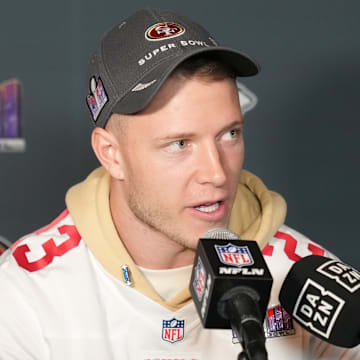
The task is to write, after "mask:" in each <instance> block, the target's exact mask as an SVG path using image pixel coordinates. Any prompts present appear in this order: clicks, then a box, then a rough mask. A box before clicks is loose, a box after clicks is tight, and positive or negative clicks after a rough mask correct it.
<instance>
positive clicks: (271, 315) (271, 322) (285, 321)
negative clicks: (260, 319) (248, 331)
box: [264, 305, 295, 338]
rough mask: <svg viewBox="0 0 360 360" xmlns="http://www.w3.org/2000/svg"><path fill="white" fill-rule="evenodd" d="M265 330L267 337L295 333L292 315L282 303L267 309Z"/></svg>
mask: <svg viewBox="0 0 360 360" xmlns="http://www.w3.org/2000/svg"><path fill="white" fill-rule="evenodd" d="M264 331H265V336H266V337H267V338H274V337H280V336H289V335H294V334H295V329H294V325H293V321H292V318H291V316H290V315H289V314H288V313H287V312H286V310H285V309H284V308H283V307H282V306H280V305H277V306H274V307H271V308H269V309H267V311H266V315H265V322H264Z"/></svg>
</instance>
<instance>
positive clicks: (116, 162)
mask: <svg viewBox="0 0 360 360" xmlns="http://www.w3.org/2000/svg"><path fill="white" fill-rule="evenodd" d="M91 145H92V148H93V150H94V153H95V155H96V157H97V158H98V160H99V161H100V163H101V165H102V166H103V167H104V168H105V169H106V170H107V171H108V172H109V173H110V175H111V176H112V177H113V178H115V179H118V180H123V179H124V169H123V161H122V154H121V151H120V146H119V143H118V140H117V139H116V137H115V135H114V134H113V133H111V132H109V131H107V130H106V129H102V128H99V127H96V128H95V129H94V130H93V132H92V134H91Z"/></svg>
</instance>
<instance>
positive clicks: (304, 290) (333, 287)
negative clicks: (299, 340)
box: [279, 255, 360, 348]
mask: <svg viewBox="0 0 360 360" xmlns="http://www.w3.org/2000/svg"><path fill="white" fill-rule="evenodd" d="M279 298H280V303H281V305H282V306H283V307H284V308H285V310H286V311H287V312H288V313H289V314H291V315H292V316H293V318H295V319H296V320H297V321H298V322H299V324H300V325H301V326H302V327H303V328H305V329H306V330H308V331H309V332H310V333H311V334H313V335H315V336H317V337H318V338H320V339H322V340H324V341H326V342H328V343H330V344H333V345H336V346H341V347H346V348H351V347H354V346H356V345H358V344H359V343H360V318H359V316H358V310H359V305H360V273H359V272H358V271H357V270H355V269H354V268H353V267H351V266H349V265H346V264H344V263H342V262H340V261H339V260H334V259H330V258H327V257H323V256H318V255H310V256H307V257H305V258H302V259H300V260H299V261H298V262H296V263H295V264H294V265H293V266H292V268H291V269H290V271H289V273H288V275H287V276H286V278H285V280H284V283H283V285H282V288H281V290H280V296H279Z"/></svg>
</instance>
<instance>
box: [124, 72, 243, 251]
mask: <svg viewBox="0 0 360 360" xmlns="http://www.w3.org/2000/svg"><path fill="white" fill-rule="evenodd" d="M242 126H243V118H242V114H241V110H240V105H239V100H238V93H237V89H236V87H235V84H234V82H233V81H232V80H231V79H224V80H216V81H215V80H214V81H212V80H204V79H201V78H198V77H192V78H191V79H180V78H178V77H174V78H170V79H169V80H168V81H167V82H166V83H165V84H164V85H163V87H162V88H161V89H160V91H159V92H158V94H157V95H156V97H155V98H154V99H153V101H152V102H151V103H150V105H149V106H148V107H147V108H146V110H145V111H144V112H142V113H141V114H137V115H131V116H130V117H129V120H128V126H127V130H126V133H127V137H126V140H125V141H124V140H120V146H121V151H122V153H123V157H124V170H125V180H123V181H122V185H121V186H122V187H123V190H122V191H123V194H124V198H125V201H126V206H127V207H128V208H127V209H124V210H126V211H125V212H124V213H126V212H128V214H129V216H130V217H131V218H132V219H133V220H132V222H133V225H134V226H141V227H144V226H145V227H146V229H147V230H149V229H150V231H151V234H154V235H159V236H161V237H162V238H165V239H168V240H169V241H173V242H175V243H177V244H178V245H181V246H185V247H187V248H190V249H196V247H197V242H198V239H199V238H200V237H201V235H203V234H204V233H205V232H206V231H208V230H210V229H212V228H215V227H227V226H228V223H229V219H230V213H231V209H232V205H233V201H234V197H235V194H236V190H237V185H238V180H239V175H240V171H241V168H242V165H243V160H244V142H243V136H242Z"/></svg>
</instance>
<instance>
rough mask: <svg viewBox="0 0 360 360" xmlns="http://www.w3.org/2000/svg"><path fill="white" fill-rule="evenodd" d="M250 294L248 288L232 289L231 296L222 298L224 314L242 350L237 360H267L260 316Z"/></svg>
mask: <svg viewBox="0 0 360 360" xmlns="http://www.w3.org/2000/svg"><path fill="white" fill-rule="evenodd" d="M234 290H235V291H234ZM249 290H251V292H252V289H249ZM251 292H250V293H249V292H248V288H238V289H232V290H231V295H230V296H229V295H228V296H225V298H223V301H224V302H225V313H226V315H227V318H228V319H229V321H230V324H231V327H232V329H233V330H234V331H235V333H236V336H237V337H238V339H239V341H240V343H241V346H242V348H243V351H242V352H241V353H240V354H239V356H238V360H267V359H268V356H267V351H266V348H265V335H264V329H263V325H262V322H261V320H260V319H261V316H260V313H259V310H258V306H257V303H256V301H255V300H254V296H253V294H252V293H251Z"/></svg>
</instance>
